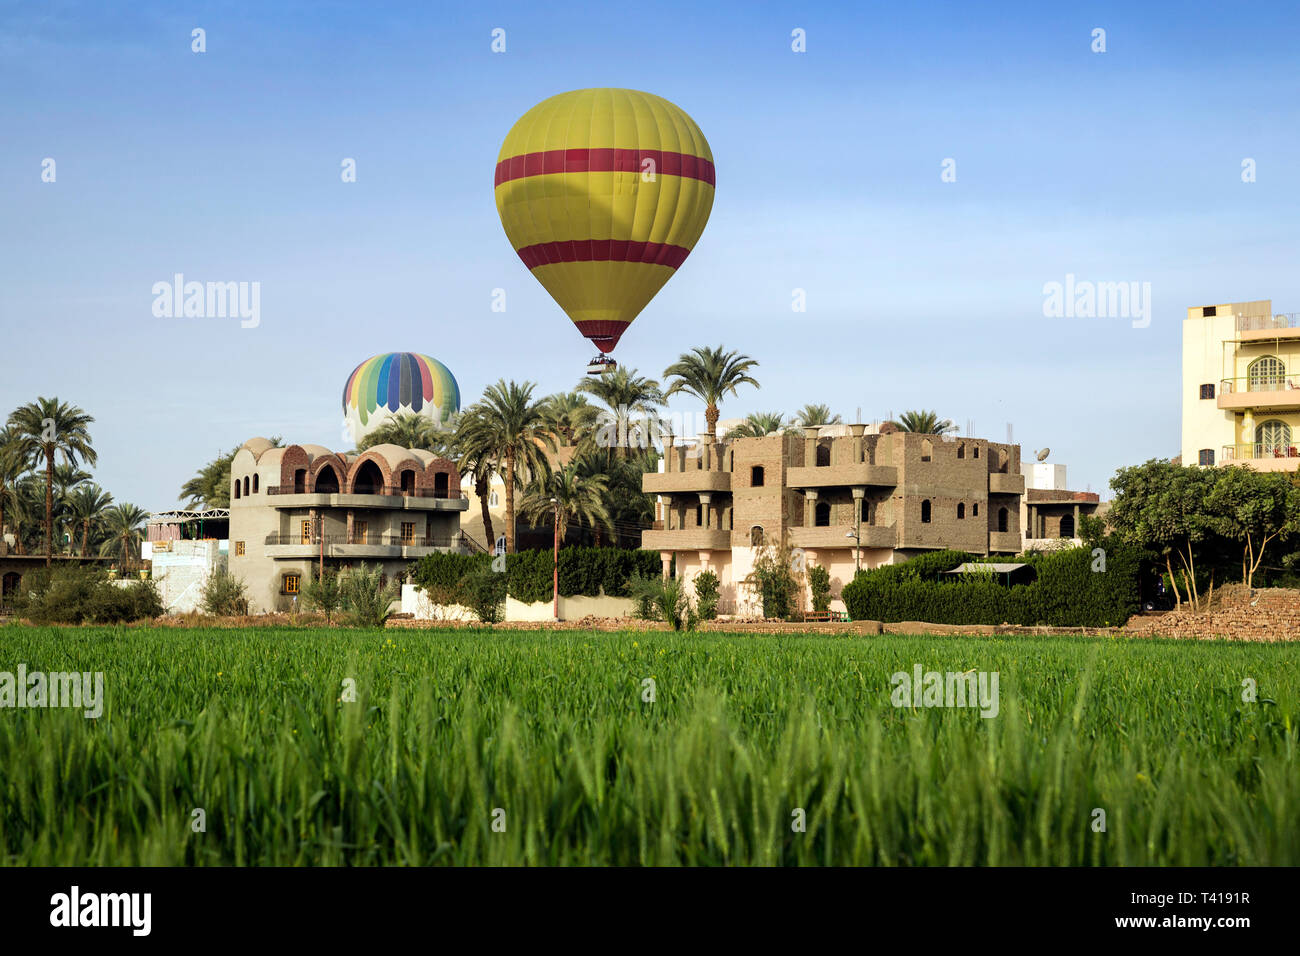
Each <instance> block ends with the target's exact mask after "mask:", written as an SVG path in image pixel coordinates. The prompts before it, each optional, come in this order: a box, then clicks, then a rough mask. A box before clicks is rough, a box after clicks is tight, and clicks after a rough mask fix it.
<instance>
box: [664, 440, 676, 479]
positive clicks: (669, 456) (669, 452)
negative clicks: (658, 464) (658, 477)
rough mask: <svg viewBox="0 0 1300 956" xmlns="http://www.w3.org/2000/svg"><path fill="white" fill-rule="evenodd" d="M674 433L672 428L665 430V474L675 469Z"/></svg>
mask: <svg viewBox="0 0 1300 956" xmlns="http://www.w3.org/2000/svg"><path fill="white" fill-rule="evenodd" d="M673 447H674V446H673V433H672V429H668V430H666V431H665V432H664V474H669V473H671V472H672V470H673Z"/></svg>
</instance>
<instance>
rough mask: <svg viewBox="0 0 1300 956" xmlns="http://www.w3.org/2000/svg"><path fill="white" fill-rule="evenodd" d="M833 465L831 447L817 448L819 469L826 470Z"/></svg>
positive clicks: (820, 446) (822, 446) (821, 446)
mask: <svg viewBox="0 0 1300 956" xmlns="http://www.w3.org/2000/svg"><path fill="white" fill-rule="evenodd" d="M830 463H831V449H830V446H829V445H818V446H817V467H819V468H825V467H826V466H827V465H829V464H830Z"/></svg>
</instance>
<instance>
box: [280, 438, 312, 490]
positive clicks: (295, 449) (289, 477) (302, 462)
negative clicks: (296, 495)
mask: <svg viewBox="0 0 1300 956" xmlns="http://www.w3.org/2000/svg"><path fill="white" fill-rule="evenodd" d="M310 468H311V457H310V456H309V455H308V454H307V452H306V450H305V449H304V448H303V447H302V446H301V445H290V446H289V447H288V448H286V449H285V450H284V454H283V455H281V456H280V488H281V489H289V490H292V489H293V473H294V472H295V471H297V470H298V469H302V470H303V471H304V472H305V471H308V470H309V469H310ZM306 489H307V485H306V483H305V482H304V485H303V490H304V491H306Z"/></svg>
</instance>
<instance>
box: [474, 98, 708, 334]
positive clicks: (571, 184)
mask: <svg viewBox="0 0 1300 956" xmlns="http://www.w3.org/2000/svg"><path fill="white" fill-rule="evenodd" d="M713 189H714V175H713V153H712V152H711V151H710V150H709V144H708V142H707V141H706V140H705V139H704V134H703V133H701V132H700V128H699V127H698V126H696V125H695V121H694V120H692V119H691V118H690V117H689V116H687V115H686V113H685V112H683V111H682V110H681V109H679V108H678V107H676V106H674V105H673V104H672V103H670V102H668V101H667V100H666V99H663V98H662V97H659V96H654V95H653V94H650V93H641V92H638V91H636V90H615V89H591V90H575V91H573V92H571V93H561V94H560V95H558V96H552V97H551V98H550V99H548V100H543V101H542V102H541V103H538V104H537V105H536V106H534V107H533V108H532V109H530V110H529V111H528V112H527V113H525V114H524V115H523V116H522V117H521V118H520V119H519V121H518V122H517V123H515V125H514V127H513V128H512V129H511V130H510V132H509V133H508V134H507V135H506V139H505V142H504V143H503V144H502V146H501V153H500V155H499V157H498V159H497V167H496V202H497V212H498V214H500V216H501V224H502V225H503V226H504V227H505V231H506V236H507V237H509V239H510V242H511V244H512V245H513V246H514V248H515V252H517V253H518V254H519V258H520V259H522V260H523V262H524V265H526V266H527V267H528V268H529V269H530V270H531V271H532V273H533V275H534V276H536V277H537V281H539V282H540V283H541V284H542V285H543V286H544V287H545V289H546V291H547V292H549V293H550V294H551V297H552V298H554V299H555V301H556V302H557V303H558V304H559V306H560V308H562V309H563V310H564V311H565V312H566V313H568V316H569V318H570V319H572V320H573V323H574V325H576V326H577V327H578V331H579V332H581V333H582V334H583V335H585V336H586V337H587V338H589V339H591V341H592V342H593V343H595V345H596V348H598V349H599V350H600V351H601V352H602V353H604V352H610V351H612V350H613V348H614V346H615V345H617V344H618V340H619V337H620V336H621V335H622V334H623V333H624V332H625V331H626V330H627V327H628V325H629V324H631V322H632V320H633V319H635V318H636V317H637V315H638V314H639V313H640V312H641V310H642V309H644V308H645V307H646V304H647V303H648V302H649V301H650V300H651V299H652V298H654V296H655V293H657V292H658V291H659V290H660V289H661V288H662V287H663V284H664V283H665V282H667V281H668V280H669V279H671V278H672V276H673V273H674V272H676V271H677V269H678V267H679V266H681V264H682V263H683V262H684V261H685V259H686V257H687V255H689V254H690V252H691V250H692V249H694V248H695V243H696V242H697V241H698V240H699V238H700V234H701V233H702V232H703V231H704V224H705V223H706V222H708V220H709V211H710V210H711V209H712V208H713Z"/></svg>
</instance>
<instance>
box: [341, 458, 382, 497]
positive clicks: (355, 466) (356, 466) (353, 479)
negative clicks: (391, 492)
mask: <svg viewBox="0 0 1300 956" xmlns="http://www.w3.org/2000/svg"><path fill="white" fill-rule="evenodd" d="M368 461H373V462H374V463H375V464H376V465H377V466H378V467H379V473H380V475H382V476H383V479H384V487H386V488H387V487H391V486H392V485H393V470H392V469H391V468H390V467H388V461H387V460H386V459H385V458H384V456H383V455H381V454H380V453H379V452H377V451H375V450H374V449H370V450H369V451H365V452H362V453H361V454H360V455H358V456H357V458H356V461H354V462H352V467H351V468H349V469H348V472H347V493H348V494H356V491H355V488H356V483H357V475H359V474H360V473H361V469H362V468H363V467H364V466H365V463H366V462H368Z"/></svg>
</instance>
